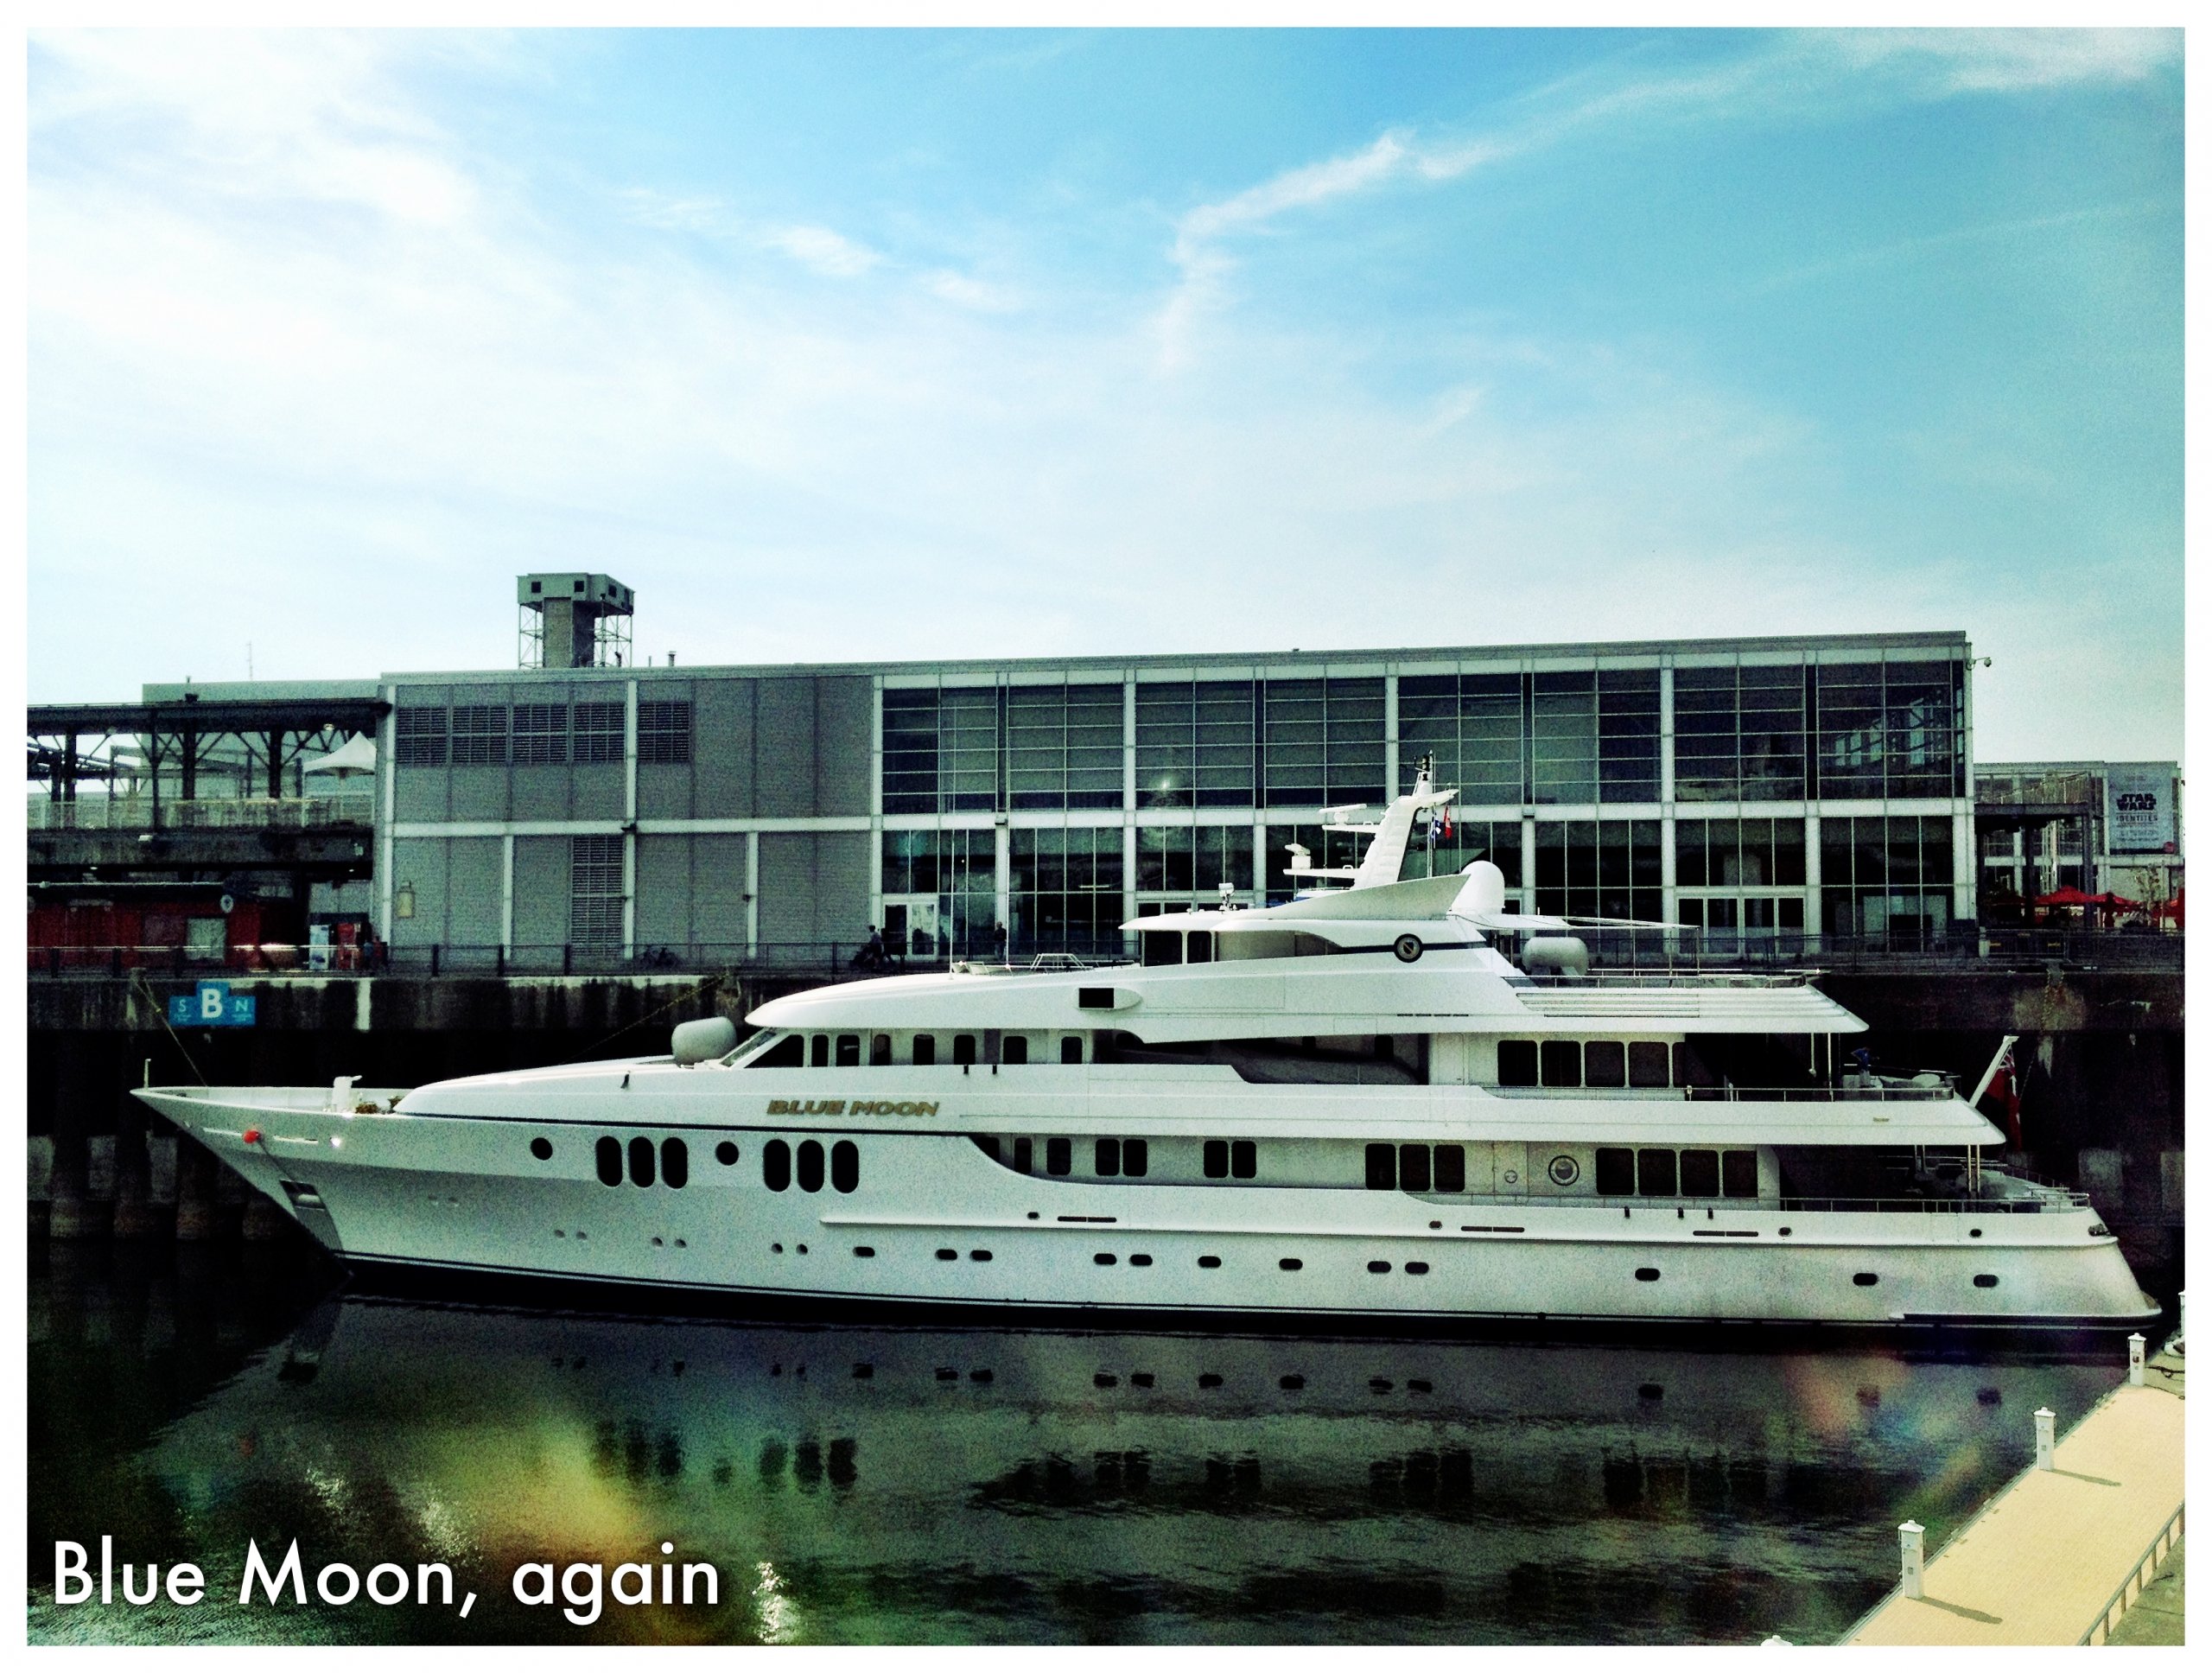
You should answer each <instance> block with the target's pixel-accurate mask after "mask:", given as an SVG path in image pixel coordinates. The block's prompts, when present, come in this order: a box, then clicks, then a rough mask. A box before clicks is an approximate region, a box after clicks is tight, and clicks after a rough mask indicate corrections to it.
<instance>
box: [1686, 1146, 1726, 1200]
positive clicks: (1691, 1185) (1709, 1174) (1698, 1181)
mask: <svg viewBox="0 0 2212 1673" xmlns="http://www.w3.org/2000/svg"><path fill="white" fill-rule="evenodd" d="M1682 1194H1683V1195H1684V1196H1685V1197H1717V1196H1719V1194H1720V1153H1719V1151H1718V1150H1685V1151H1683V1152H1682Z"/></svg>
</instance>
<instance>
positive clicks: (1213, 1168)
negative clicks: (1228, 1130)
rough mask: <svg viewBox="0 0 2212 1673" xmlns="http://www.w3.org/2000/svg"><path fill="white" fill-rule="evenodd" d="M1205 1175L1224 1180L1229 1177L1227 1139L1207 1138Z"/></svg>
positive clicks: (1212, 1178) (1211, 1178)
mask: <svg viewBox="0 0 2212 1673" xmlns="http://www.w3.org/2000/svg"><path fill="white" fill-rule="evenodd" d="M1205 1162H1206V1177H1207V1178H1208V1179H1210V1180H1225V1179H1227V1178H1228V1177H1229V1141H1228V1140H1227V1139H1208V1140H1207V1141H1206V1149H1205Z"/></svg>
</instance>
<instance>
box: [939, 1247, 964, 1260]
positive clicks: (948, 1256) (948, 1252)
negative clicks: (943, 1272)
mask: <svg viewBox="0 0 2212 1673" xmlns="http://www.w3.org/2000/svg"><path fill="white" fill-rule="evenodd" d="M937 1257H938V1259H939V1260H940V1261H957V1260H958V1259H959V1258H960V1251H959V1250H957V1249H940V1250H938V1252H937Z"/></svg>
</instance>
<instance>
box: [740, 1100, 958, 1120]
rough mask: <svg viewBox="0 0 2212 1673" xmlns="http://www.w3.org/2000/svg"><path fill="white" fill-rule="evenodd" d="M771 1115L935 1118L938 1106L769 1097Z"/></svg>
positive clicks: (876, 1101)
mask: <svg viewBox="0 0 2212 1673" xmlns="http://www.w3.org/2000/svg"><path fill="white" fill-rule="evenodd" d="M768 1113H769V1114H770V1115H772V1116H933V1115H935V1114H936V1113H937V1104H936V1103H935V1102H934V1101H933V1100H932V1101H930V1102H916V1101H914V1100H912V1099H906V1100H900V1101H898V1102H893V1100H891V1099H889V1098H861V1099H860V1100H858V1101H857V1102H849V1101H848V1100H846V1099H844V1098H770V1099H769V1100H768Z"/></svg>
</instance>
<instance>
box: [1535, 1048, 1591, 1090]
mask: <svg viewBox="0 0 2212 1673" xmlns="http://www.w3.org/2000/svg"><path fill="white" fill-rule="evenodd" d="M1543 1062H1544V1085H1547V1086H1580V1085H1582V1042H1581V1041H1580V1040H1546V1041H1544V1043H1543Z"/></svg>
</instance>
